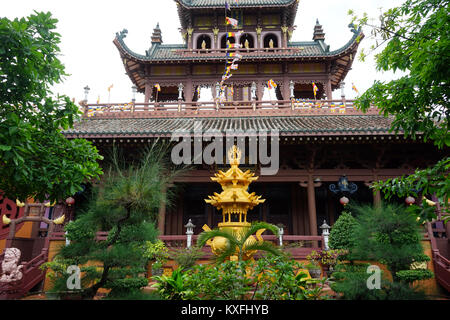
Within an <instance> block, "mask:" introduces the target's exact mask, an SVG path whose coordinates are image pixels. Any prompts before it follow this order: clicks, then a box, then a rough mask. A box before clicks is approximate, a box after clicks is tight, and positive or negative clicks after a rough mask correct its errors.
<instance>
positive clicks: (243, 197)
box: [205, 146, 265, 223]
mask: <svg viewBox="0 0 450 320" xmlns="http://www.w3.org/2000/svg"><path fill="white" fill-rule="evenodd" d="M241 157H242V152H241V150H239V149H238V148H237V147H236V146H233V147H232V148H230V150H229V151H228V159H229V161H230V165H231V168H230V169H228V171H227V172H223V171H221V170H219V172H218V173H216V174H215V177H212V178H211V180H212V181H216V182H218V183H220V185H221V186H222V190H223V191H222V192H221V193H220V194H218V193H217V192H215V193H214V195H213V196H208V197H209V199H205V201H206V203H210V204H211V205H213V206H214V207H216V208H217V209H218V210H222V215H223V223H232V219H231V218H232V215H233V214H236V215H239V222H241V223H246V222H247V211H248V210H251V209H253V208H254V207H255V206H257V205H258V204H260V203H263V202H264V201H265V199H261V196H257V195H256V194H255V193H254V192H253V193H248V191H247V190H248V186H249V185H250V183H252V182H253V181H256V180H258V177H255V176H254V175H255V174H254V173H252V172H251V171H250V170H247V171H245V172H243V171H242V170H241V169H239V164H240V161H241ZM227 215H228V219H227V220H226V216H227Z"/></svg>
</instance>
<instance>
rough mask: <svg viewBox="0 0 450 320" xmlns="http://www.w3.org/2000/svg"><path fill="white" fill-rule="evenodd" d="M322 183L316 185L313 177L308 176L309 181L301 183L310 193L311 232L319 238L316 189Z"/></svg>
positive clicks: (309, 214)
mask: <svg viewBox="0 0 450 320" xmlns="http://www.w3.org/2000/svg"><path fill="white" fill-rule="evenodd" d="M321 185H322V184H321V183H320V182H317V183H315V182H314V181H313V176H312V175H311V174H310V175H309V176H308V181H307V182H304V183H300V186H302V187H304V188H307V193H308V216H309V230H310V233H311V235H312V236H317V214H316V192H315V190H314V188H316V187H320V186H321Z"/></svg>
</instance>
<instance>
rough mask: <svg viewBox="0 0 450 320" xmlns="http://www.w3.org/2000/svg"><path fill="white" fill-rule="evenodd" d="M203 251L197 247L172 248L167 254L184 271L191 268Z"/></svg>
mask: <svg viewBox="0 0 450 320" xmlns="http://www.w3.org/2000/svg"><path fill="white" fill-rule="evenodd" d="M203 254H204V253H203V251H202V249H201V248H198V247H190V248H179V249H173V250H172V252H170V254H169V256H170V258H171V259H173V260H174V261H175V262H176V263H177V264H178V267H179V268H180V269H181V270H182V271H185V270H187V269H190V268H192V267H193V266H194V265H195V263H196V261H197V260H198V259H200V258H201V257H202V256H203Z"/></svg>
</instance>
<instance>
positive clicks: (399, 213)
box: [352, 204, 424, 281]
mask: <svg viewBox="0 0 450 320" xmlns="http://www.w3.org/2000/svg"><path fill="white" fill-rule="evenodd" d="M353 210H354V211H355V212H357V213H358V214H357V215H356V216H357V221H358V227H357V228H356V234H355V239H356V241H355V246H354V248H353V250H352V255H353V257H354V258H356V259H360V260H375V261H379V262H381V263H383V264H386V265H387V267H388V268H389V270H390V271H391V273H392V276H393V278H394V281H396V280H398V279H396V277H397V272H398V271H400V270H408V269H409V268H410V265H411V263H412V262H414V261H417V259H422V258H423V256H424V254H423V248H422V245H421V242H420V240H421V234H420V232H419V228H420V225H419V224H418V222H417V220H416V217H415V216H414V215H412V214H410V213H409V212H408V211H407V210H406V209H405V207H404V206H401V205H392V204H390V205H383V206H379V207H372V206H354V207H353Z"/></svg>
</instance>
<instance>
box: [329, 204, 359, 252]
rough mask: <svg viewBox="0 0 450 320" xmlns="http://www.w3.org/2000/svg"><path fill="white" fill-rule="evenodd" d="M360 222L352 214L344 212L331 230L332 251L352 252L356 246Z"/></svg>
mask: <svg viewBox="0 0 450 320" xmlns="http://www.w3.org/2000/svg"><path fill="white" fill-rule="evenodd" d="M357 226H358V222H357V221H356V219H355V218H354V217H353V216H352V215H351V213H350V212H347V211H344V212H342V214H341V216H340V217H339V218H338V219H337V221H336V222H335V224H334V225H333V227H332V228H331V232H330V238H329V246H330V248H331V249H345V250H350V249H351V248H353V247H354V244H355V231H356V228H357Z"/></svg>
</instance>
